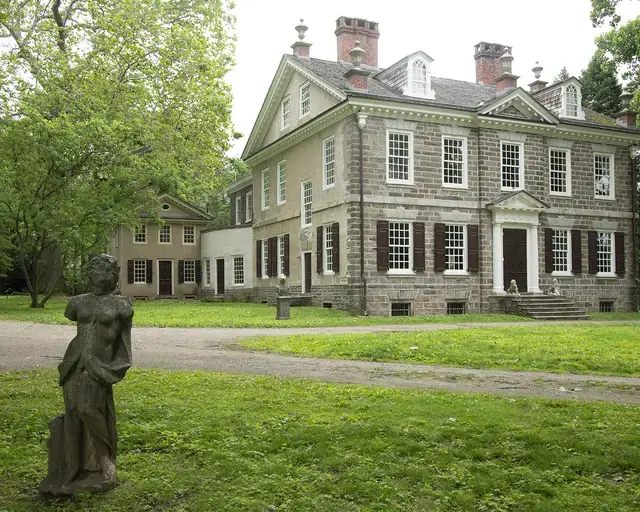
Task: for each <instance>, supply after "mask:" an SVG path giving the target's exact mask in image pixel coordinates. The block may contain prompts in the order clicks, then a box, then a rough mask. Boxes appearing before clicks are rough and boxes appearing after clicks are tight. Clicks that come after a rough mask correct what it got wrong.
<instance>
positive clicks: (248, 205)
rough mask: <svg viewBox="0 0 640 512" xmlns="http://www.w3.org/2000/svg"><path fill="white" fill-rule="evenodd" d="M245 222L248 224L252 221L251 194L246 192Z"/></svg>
mask: <svg viewBox="0 0 640 512" xmlns="http://www.w3.org/2000/svg"><path fill="white" fill-rule="evenodd" d="M244 207H245V210H246V211H245V217H244V218H245V220H246V221H247V222H250V221H251V220H252V219H253V192H247V195H246V196H245V205H244Z"/></svg>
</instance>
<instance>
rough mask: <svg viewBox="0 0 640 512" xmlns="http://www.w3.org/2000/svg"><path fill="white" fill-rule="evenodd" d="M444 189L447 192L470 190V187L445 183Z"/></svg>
mask: <svg viewBox="0 0 640 512" xmlns="http://www.w3.org/2000/svg"><path fill="white" fill-rule="evenodd" d="M442 188H443V189H445V190H469V186H468V185H452V184H451V183H446V184H445V183H443V184H442Z"/></svg>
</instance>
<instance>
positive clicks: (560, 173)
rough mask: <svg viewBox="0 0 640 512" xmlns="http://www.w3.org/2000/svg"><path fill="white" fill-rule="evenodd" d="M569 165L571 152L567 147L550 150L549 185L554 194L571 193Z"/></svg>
mask: <svg viewBox="0 0 640 512" xmlns="http://www.w3.org/2000/svg"><path fill="white" fill-rule="evenodd" d="M569 165H570V162H569V152H568V151H567V150H566V149H550V150H549V186H550V191H551V193H552V194H561V195H570V194H571V181H570V179H571V178H570V174H569Z"/></svg>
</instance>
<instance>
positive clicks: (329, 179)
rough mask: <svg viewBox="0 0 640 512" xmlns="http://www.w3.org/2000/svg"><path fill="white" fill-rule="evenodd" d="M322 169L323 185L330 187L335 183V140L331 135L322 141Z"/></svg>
mask: <svg viewBox="0 0 640 512" xmlns="http://www.w3.org/2000/svg"><path fill="white" fill-rule="evenodd" d="M322 169H323V174H324V186H325V188H327V187H332V186H333V185H335V183H336V140H335V139H334V138H333V137H331V138H330V139H327V140H325V141H324V142H323V143H322Z"/></svg>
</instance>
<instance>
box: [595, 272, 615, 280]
mask: <svg viewBox="0 0 640 512" xmlns="http://www.w3.org/2000/svg"><path fill="white" fill-rule="evenodd" d="M596 277H598V278H604V279H617V278H618V274H616V273H615V272H598V273H597V274H596Z"/></svg>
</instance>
